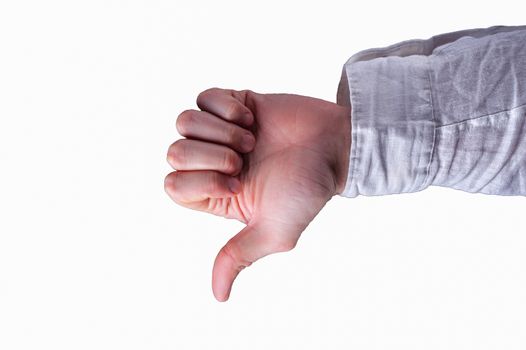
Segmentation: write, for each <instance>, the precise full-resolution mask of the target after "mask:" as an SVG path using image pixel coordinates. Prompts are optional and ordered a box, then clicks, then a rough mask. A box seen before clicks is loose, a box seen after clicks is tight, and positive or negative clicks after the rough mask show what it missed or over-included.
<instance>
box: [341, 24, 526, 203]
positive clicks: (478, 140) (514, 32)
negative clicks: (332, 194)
mask: <svg viewBox="0 0 526 350" xmlns="http://www.w3.org/2000/svg"><path fill="white" fill-rule="evenodd" d="M337 103H338V104H340V105H347V106H351V115H350V118H351V130H350V132H351V135H352V137H351V140H352V141H351V149H350V161H349V169H348V175H347V182H346V185H345V189H344V190H343V192H342V193H341V194H340V195H341V196H344V197H356V196H358V195H366V196H373V195H385V194H394V193H406V192H416V191H421V190H423V189H425V188H427V187H428V186H446V187H450V188H454V189H458V190H463V191H467V192H478V193H485V194H498V195H526V26H493V27H488V28H477V29H468V30H462V31H457V32H451V33H445V34H440V35H436V36H433V37H431V38H429V39H425V40H422V39H414V40H407V41H404V42H401V43H397V44H394V45H391V46H388V47H384V48H372V49H368V50H364V51H361V52H358V53H357V54H355V55H353V56H351V57H350V58H349V60H348V61H347V62H346V63H345V65H344V67H343V71H342V77H341V80H340V84H339V86H338V94H337Z"/></svg>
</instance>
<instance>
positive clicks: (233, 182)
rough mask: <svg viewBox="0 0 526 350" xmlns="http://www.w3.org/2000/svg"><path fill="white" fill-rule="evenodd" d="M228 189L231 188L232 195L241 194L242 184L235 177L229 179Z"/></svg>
mask: <svg viewBox="0 0 526 350" xmlns="http://www.w3.org/2000/svg"><path fill="white" fill-rule="evenodd" d="M228 188H230V191H231V192H232V193H239V191H241V182H239V180H238V179H236V178H235V177H231V178H230V179H228Z"/></svg>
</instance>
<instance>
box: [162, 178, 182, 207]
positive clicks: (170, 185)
mask: <svg viewBox="0 0 526 350" xmlns="http://www.w3.org/2000/svg"><path fill="white" fill-rule="evenodd" d="M176 178H177V172H172V173H170V174H168V175H166V177H165V178H164V190H165V192H166V193H167V194H168V195H169V196H170V197H171V198H172V199H173V200H174V201H178V199H179V193H178V192H179V189H178V188H177V186H176Z"/></svg>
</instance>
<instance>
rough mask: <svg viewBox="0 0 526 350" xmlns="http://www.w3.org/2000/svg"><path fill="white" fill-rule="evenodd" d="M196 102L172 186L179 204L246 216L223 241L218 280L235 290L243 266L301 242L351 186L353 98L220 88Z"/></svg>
mask: <svg viewBox="0 0 526 350" xmlns="http://www.w3.org/2000/svg"><path fill="white" fill-rule="evenodd" d="M197 105H198V107H199V108H200V109H201V111H198V110H186V111H184V112H182V113H181V114H180V115H179V116H178V118H177V123H176V126H177V130H178V131H179V133H180V134H181V135H182V136H185V137H186V139H180V140H177V141H176V142H175V143H173V144H172V145H171V146H170V148H169V149H168V157H167V158H168V162H169V163H170V165H171V166H172V167H173V168H174V169H175V170H177V171H175V172H172V173H170V174H169V175H168V176H166V179H165V190H166V192H167V193H168V195H169V196H170V197H171V198H172V199H173V200H174V201H175V202H176V203H178V204H180V205H182V206H185V207H187V208H191V209H194V210H200V211H205V212H208V213H211V214H215V215H218V216H223V217H226V218H233V219H237V220H239V221H241V222H243V223H245V224H246V227H244V228H243V229H242V230H241V231H240V232H239V233H238V234H237V235H235V236H234V237H233V238H231V239H230V240H229V241H228V242H227V243H226V245H225V246H224V247H223V248H222V249H221V250H220V251H219V253H218V255H217V257H216V259H215V262H214V268H213V272H212V289H213V293H214V296H215V298H216V299H217V300H219V301H226V300H228V298H229V295H230V291H231V288H232V283H233V281H234V279H235V278H236V276H237V275H238V273H239V272H240V271H241V270H242V269H244V268H245V267H247V266H249V265H251V264H252V263H253V262H255V261H256V260H258V259H260V258H262V257H264V256H266V255H269V254H272V253H278V252H285V251H288V250H291V249H292V248H294V247H295V245H296V243H297V241H298V239H299V237H300V235H301V233H302V232H303V231H304V230H305V228H306V227H307V225H308V224H309V223H310V222H311V221H312V220H313V219H314V217H315V216H316V215H317V214H318V213H319V211H320V210H321V209H322V208H323V206H324V205H325V204H326V203H327V201H329V200H330V199H331V197H332V196H334V195H336V194H339V193H341V192H342V191H343V189H344V186H345V182H346V178H347V169H348V166H349V163H348V162H349V149H350V142H351V139H350V132H351V126H350V108H348V107H343V106H339V105H337V104H335V103H332V102H328V101H325V100H321V99H316V98H312V97H307V96H300V95H293V94H259V93H255V92H253V91H251V90H241V91H236V90H226V89H219V88H212V89H208V90H205V91H203V92H202V93H201V94H199V96H198V98H197Z"/></svg>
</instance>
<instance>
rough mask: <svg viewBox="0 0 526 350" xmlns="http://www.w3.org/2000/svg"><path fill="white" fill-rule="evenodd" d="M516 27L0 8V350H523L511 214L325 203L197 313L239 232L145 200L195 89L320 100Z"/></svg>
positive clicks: (300, 8)
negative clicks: (401, 58) (411, 46)
mask: <svg viewBox="0 0 526 350" xmlns="http://www.w3.org/2000/svg"><path fill="white" fill-rule="evenodd" d="M523 24H525V23H524V4H522V2H520V1H498V2H488V5H485V4H484V2H481V1H458V0H457V1H451V0H443V1H435V2H421V1H360V2H351V1H341V2H337V1H329V0H325V1H289V2H286V1H276V0H272V1H270V0H267V1H264V2H263V1H261V2H250V1H236V2H234V1H213V0H209V1H190V0H188V1H174V0H172V1H159V0H144V1H124V0H123V1H113V0H104V1H100V0H95V1H2V2H1V4H0V209H1V211H0V349H2V350H4V349H5V350H15V349H54V350H58V349H127V350H133V349H181V350H184V349H362V350H367V349H404V350H408V349H419V350H420V349H427V350H431V349H463V350H465V349H477V350H482V349H507V350H512V349H524V348H525V347H526V332H525V329H526V303H525V298H524V296H525V295H526V274H525V272H524V271H525V268H526V257H525V251H526V224H525V220H524V217H525V210H524V209H525V204H526V198H524V197H499V196H490V195H483V194H469V193H464V192H461V191H456V190H453V189H448V188H438V187H431V188H428V189H426V190H424V191H422V192H418V193H411V194H401V195H390V196H383V197H358V198H355V199H349V198H343V197H334V198H333V200H331V201H330V202H329V203H328V205H327V206H326V207H325V208H324V210H323V211H322V212H321V213H320V215H319V216H318V217H317V218H316V219H315V220H314V221H313V222H312V223H311V224H310V225H309V227H308V228H307V230H306V231H305V232H304V234H303V236H302V237H301V239H300V241H299V243H298V245H297V246H296V248H295V249H294V250H292V251H291V252H288V253H280V254H275V255H271V256H269V257H266V258H265V259H262V260H260V261H258V262H257V263H255V264H254V265H252V266H251V267H250V268H248V269H246V270H244V271H243V272H242V273H241V274H240V275H239V278H238V279H237V281H236V283H235V285H234V288H233V291H232V294H231V297H230V300H229V301H228V302H226V303H219V302H217V301H216V300H215V299H214V297H213V295H212V291H211V272H212V264H213V261H214V258H215V256H216V254H217V252H218V250H219V249H220V248H221V246H222V245H223V244H224V243H225V242H226V241H227V240H228V239H229V238H230V237H231V236H232V235H234V234H235V233H237V232H238V231H239V230H241V228H242V227H243V226H242V224H241V223H240V222H237V221H229V220H226V219H223V218H220V217H215V216H210V215H207V214H204V213H200V212H195V211H191V210H189V209H185V208H183V207H179V206H177V205H176V204H175V203H173V202H171V200H170V199H169V198H168V197H167V196H166V194H165V192H164V189H163V179H164V177H165V175H166V174H168V173H169V172H170V171H171V170H170V167H169V165H168V164H167V162H166V150H167V148H168V146H169V145H170V144H171V143H172V142H174V141H175V140H176V139H178V138H180V136H179V135H178V134H177V131H176V129H175V120H176V117H177V115H178V114H179V113H180V112H182V111H183V110H185V109H189V108H197V106H196V104H195V99H196V97H197V95H198V93H199V92H201V91H202V90H205V89H207V88H209V87H213V86H217V87H223V88H233V89H246V88H248V89H252V90H254V91H256V92H261V93H263V92H288V93H296V94H302V95H309V96H314V97H318V98H323V99H326V100H329V101H333V102H334V101H335V99H336V88H337V85H338V81H339V78H340V74H341V69H342V66H343V64H344V63H345V61H346V60H347V59H348V58H349V57H350V56H351V55H352V54H354V53H356V52H358V51H360V50H363V49H367V48H371V47H383V46H387V45H390V44H394V43H397V42H400V41H403V40H407V39H415V38H421V39H425V38H428V37H430V36H432V35H435V34H439V33H445V32H450V31H456V30H461V29H468V28H481V27H488V26H492V25H523Z"/></svg>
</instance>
